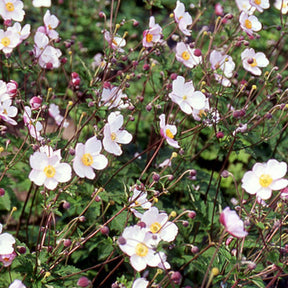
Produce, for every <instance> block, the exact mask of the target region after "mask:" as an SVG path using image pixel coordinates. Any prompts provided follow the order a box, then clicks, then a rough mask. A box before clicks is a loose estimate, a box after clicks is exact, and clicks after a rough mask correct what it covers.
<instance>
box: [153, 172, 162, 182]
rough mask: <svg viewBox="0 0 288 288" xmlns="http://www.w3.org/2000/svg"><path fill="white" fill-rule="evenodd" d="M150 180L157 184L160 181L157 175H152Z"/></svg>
mask: <svg viewBox="0 0 288 288" xmlns="http://www.w3.org/2000/svg"><path fill="white" fill-rule="evenodd" d="M152 179H153V181H155V182H158V181H159V180H160V175H159V174H157V173H153V176H152Z"/></svg>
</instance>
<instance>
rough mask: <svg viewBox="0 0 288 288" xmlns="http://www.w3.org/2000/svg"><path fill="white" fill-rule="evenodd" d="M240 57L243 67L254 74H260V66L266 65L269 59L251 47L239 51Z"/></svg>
mask: <svg viewBox="0 0 288 288" xmlns="http://www.w3.org/2000/svg"><path fill="white" fill-rule="evenodd" d="M241 59H242V63H243V67H244V69H245V70H247V71H249V72H251V73H252V74H253V75H256V76H260V75H261V74H262V71H261V69H260V68H262V67H266V66H268V64H269V60H268V59H267V58H266V56H265V54H264V53H262V52H257V53H255V51H254V49H253V48H247V49H245V50H244V51H243V52H242V53H241ZM259 67H260V68H259Z"/></svg>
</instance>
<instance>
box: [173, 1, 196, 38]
mask: <svg viewBox="0 0 288 288" xmlns="http://www.w3.org/2000/svg"><path fill="white" fill-rule="evenodd" d="M173 12H174V18H175V21H176V23H178V27H179V29H180V31H182V32H183V34H185V35H187V36H190V35H191V32H190V30H188V29H187V26H189V25H191V24H192V17H191V15H190V14H189V13H188V12H185V6H184V4H183V3H181V2H180V1H177V4H176V8H175V9H174V11H173Z"/></svg>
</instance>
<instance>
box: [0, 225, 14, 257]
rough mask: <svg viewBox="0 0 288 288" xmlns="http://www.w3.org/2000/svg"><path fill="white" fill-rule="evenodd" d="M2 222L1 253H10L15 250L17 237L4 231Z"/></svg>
mask: <svg viewBox="0 0 288 288" xmlns="http://www.w3.org/2000/svg"><path fill="white" fill-rule="evenodd" d="M1 233H2V224H0V255H8V254H12V253H13V252H14V247H13V245H14V244H15V242H16V241H15V238H14V237H13V236H12V235H11V234H9V233H2V234H1Z"/></svg>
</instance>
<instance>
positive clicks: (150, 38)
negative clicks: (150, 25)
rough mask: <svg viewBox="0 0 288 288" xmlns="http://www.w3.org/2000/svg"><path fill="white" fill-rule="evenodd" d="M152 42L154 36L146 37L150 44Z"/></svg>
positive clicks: (148, 35)
mask: <svg viewBox="0 0 288 288" xmlns="http://www.w3.org/2000/svg"><path fill="white" fill-rule="evenodd" d="M152 40H153V35H152V34H149V33H148V34H147V35H146V41H147V42H148V43H150V42H151V41H152Z"/></svg>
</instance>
